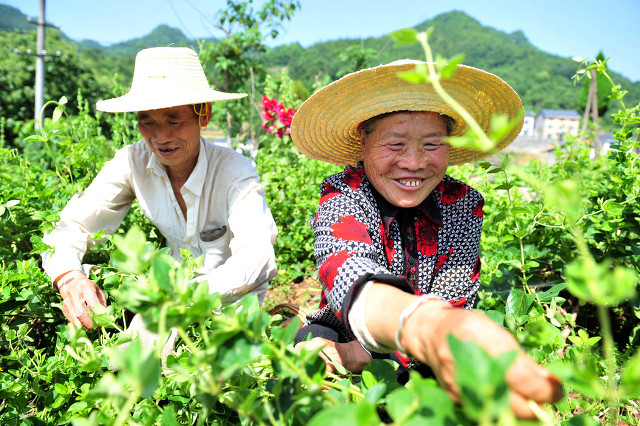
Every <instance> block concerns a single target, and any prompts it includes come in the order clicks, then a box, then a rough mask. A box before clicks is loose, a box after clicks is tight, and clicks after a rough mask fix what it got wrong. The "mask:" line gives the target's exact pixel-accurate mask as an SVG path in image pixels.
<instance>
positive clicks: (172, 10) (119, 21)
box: [0, 0, 640, 81]
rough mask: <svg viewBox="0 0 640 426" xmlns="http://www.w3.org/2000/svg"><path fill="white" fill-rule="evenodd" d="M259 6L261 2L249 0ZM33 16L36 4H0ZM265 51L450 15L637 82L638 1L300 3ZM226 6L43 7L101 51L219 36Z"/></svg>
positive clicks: (145, 2) (66, 0)
mask: <svg viewBox="0 0 640 426" xmlns="http://www.w3.org/2000/svg"><path fill="white" fill-rule="evenodd" d="M255 1H256V2H257V3H261V0H255ZM0 4H8V5H11V6H13V7H16V8H18V9H20V10H21V11H22V12H23V13H25V14H27V15H29V16H32V17H36V16H37V15H38V11H39V5H40V0H0ZM301 4H302V7H301V9H300V10H299V11H297V12H296V13H295V14H294V16H293V19H292V20H291V21H290V22H289V23H287V24H286V25H285V29H284V31H283V33H282V34H281V35H280V36H279V37H278V38H277V39H276V40H275V41H273V42H270V43H269V44H270V45H279V44H284V43H291V42H295V41H297V42H300V43H301V44H302V45H303V46H309V45H311V44H313V43H315V42H319V41H327V40H336V39H340V38H359V37H369V36H382V35H385V34H388V33H390V32H392V31H395V30H397V29H401V28H406V27H411V26H414V25H417V24H420V23H422V22H424V21H425V20H427V19H431V18H433V17H435V16H436V15H439V14H441V13H444V12H448V11H451V10H461V11H463V12H465V13H467V14H468V15H470V16H472V17H473V18H475V19H477V20H478V21H479V22H480V23H481V24H482V25H485V26H489V27H493V28H495V29H498V30H501V31H505V32H512V31H516V30H521V31H522V32H523V33H524V34H525V36H526V37H527V39H528V40H529V41H530V42H531V43H532V44H533V45H534V46H536V47H538V48H539V49H541V50H544V51H546V52H549V53H553V54H556V55H560V56H564V57H573V56H582V57H594V56H595V55H597V54H598V52H600V51H603V52H604V54H605V55H606V56H608V57H610V58H611V59H610V60H609V67H610V69H612V70H614V71H616V72H619V73H621V74H622V75H624V76H626V77H628V78H630V79H631V80H633V81H640V24H638V23H639V22H640V0H535V1H533V0H301ZM225 5H226V1H225V0H142V1H141V0H109V1H95V0H94V1H90V0H48V1H47V4H46V18H47V21H48V22H50V23H52V24H56V25H59V26H60V29H61V30H62V31H64V33H65V34H67V35H68V36H69V37H71V38H72V39H74V40H78V41H79V40H82V39H91V40H95V41H98V42H100V43H101V44H103V45H109V44H112V43H117V42H120V41H125V40H129V39H132V38H136V37H141V36H144V35H146V34H148V33H149V32H150V31H151V30H153V29H154V28H155V27H156V26H158V25H160V24H168V25H170V26H172V27H176V28H179V29H181V30H182V31H183V32H184V33H185V34H186V35H187V36H188V37H190V38H197V37H209V36H214V37H215V36H217V37H221V36H222V34H221V33H220V32H219V31H217V30H215V29H214V28H213V27H212V26H211V25H210V22H211V19H212V18H213V16H214V15H215V14H216V12H217V11H218V10H220V9H222V8H224V7H225Z"/></svg>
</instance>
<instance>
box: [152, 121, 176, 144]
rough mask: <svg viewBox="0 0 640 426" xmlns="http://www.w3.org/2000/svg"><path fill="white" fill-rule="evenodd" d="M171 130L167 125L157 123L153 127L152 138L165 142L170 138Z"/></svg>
mask: <svg viewBox="0 0 640 426" xmlns="http://www.w3.org/2000/svg"><path fill="white" fill-rule="evenodd" d="M172 136H173V132H172V131H171V129H169V127H168V126H163V125H158V126H156V128H155V131H154V134H153V139H154V141H156V142H158V143H166V142H169V141H170V140H171V138H172Z"/></svg>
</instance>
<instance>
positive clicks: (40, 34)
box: [13, 0, 62, 130]
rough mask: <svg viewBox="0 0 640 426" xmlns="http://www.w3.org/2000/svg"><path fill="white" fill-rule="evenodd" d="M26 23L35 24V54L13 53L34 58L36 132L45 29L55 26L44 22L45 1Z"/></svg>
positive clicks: (41, 105) (42, 92) (42, 94)
mask: <svg viewBox="0 0 640 426" xmlns="http://www.w3.org/2000/svg"><path fill="white" fill-rule="evenodd" d="M27 22H29V23H32V24H34V23H35V24H36V25H37V30H36V51H35V53H33V52H31V49H28V50H27V52H26V53H21V52H20V51H18V49H17V48H14V49H13V51H14V53H17V54H18V55H26V56H35V57H36V79H35V84H34V88H35V92H36V93H35V99H34V110H33V120H34V126H35V129H36V130H38V128H39V127H40V111H42V107H43V106H44V87H45V85H44V82H45V67H44V58H45V57H46V56H53V55H48V54H47V51H46V49H45V29H46V27H54V28H57V27H56V26H55V25H51V24H47V22H46V20H45V0H40V13H39V15H38V19H37V20H36V21H34V20H33V19H31V18H28V19H27ZM61 54H62V53H61V52H60V51H59V50H58V51H57V52H56V54H55V56H60V55H61Z"/></svg>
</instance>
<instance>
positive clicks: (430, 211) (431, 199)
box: [358, 162, 442, 232]
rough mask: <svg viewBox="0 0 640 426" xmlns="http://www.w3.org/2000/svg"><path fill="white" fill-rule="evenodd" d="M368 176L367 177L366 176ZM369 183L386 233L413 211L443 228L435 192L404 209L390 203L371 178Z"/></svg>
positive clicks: (360, 165)
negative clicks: (393, 224) (392, 224)
mask: <svg viewBox="0 0 640 426" xmlns="http://www.w3.org/2000/svg"><path fill="white" fill-rule="evenodd" d="M358 166H359V167H362V162H360V164H358ZM364 176H366V175H364ZM367 182H368V183H369V188H370V189H371V193H372V194H373V198H374V199H375V200H376V203H377V204H378V209H379V210H380V216H381V217H382V222H383V223H384V227H385V229H386V231H387V232H388V231H389V225H390V224H391V222H392V221H393V220H396V221H397V220H398V219H400V220H401V218H402V216H404V215H406V214H411V213H412V210H414V211H415V210H417V211H418V212H419V213H421V214H423V215H425V216H427V217H428V218H429V219H430V220H431V221H432V222H433V223H435V224H436V225H437V226H442V211H440V208H439V207H438V202H437V200H436V197H435V195H434V193H433V192H434V191H435V189H434V191H431V193H430V194H429V196H428V197H427V198H426V199H425V200H424V201H423V202H422V203H420V204H419V205H417V206H416V207H410V208H402V207H396V206H394V205H393V204H391V203H390V202H388V201H387V200H386V199H385V198H384V197H383V196H382V195H380V193H379V192H378V191H376V189H375V188H374V187H373V185H372V184H371V181H369V178H367Z"/></svg>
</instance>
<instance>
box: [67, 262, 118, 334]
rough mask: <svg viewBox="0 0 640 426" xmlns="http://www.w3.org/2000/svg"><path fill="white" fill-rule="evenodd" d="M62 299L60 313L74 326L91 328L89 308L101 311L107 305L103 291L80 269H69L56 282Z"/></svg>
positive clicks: (97, 311)
mask: <svg viewBox="0 0 640 426" xmlns="http://www.w3.org/2000/svg"><path fill="white" fill-rule="evenodd" d="M58 289H59V291H60V295H61V296H62V299H63V304H62V313H63V315H64V316H65V318H67V319H68V320H69V322H70V323H71V324H72V325H74V326H76V327H86V328H89V329H92V328H93V321H92V320H91V315H89V309H91V310H92V311H93V312H94V313H103V312H104V308H105V307H106V306H107V298H106V295H105V294H104V292H103V291H102V290H101V289H100V288H99V287H98V286H97V285H96V284H95V283H94V282H93V281H91V280H90V279H88V278H87V277H85V276H84V275H83V274H82V273H81V272H80V271H71V272H69V273H68V274H66V275H65V276H64V277H62V279H61V280H60V283H59V284H58Z"/></svg>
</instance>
